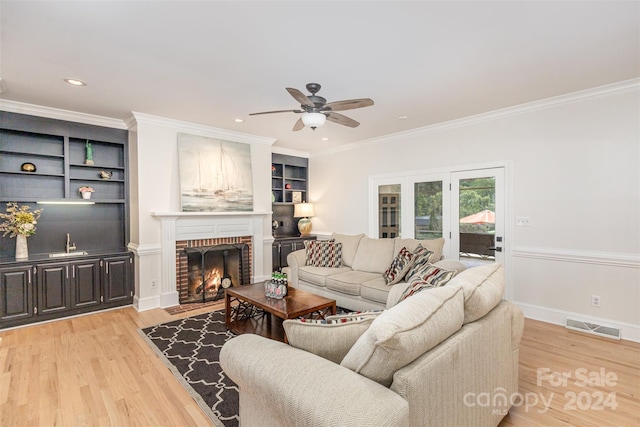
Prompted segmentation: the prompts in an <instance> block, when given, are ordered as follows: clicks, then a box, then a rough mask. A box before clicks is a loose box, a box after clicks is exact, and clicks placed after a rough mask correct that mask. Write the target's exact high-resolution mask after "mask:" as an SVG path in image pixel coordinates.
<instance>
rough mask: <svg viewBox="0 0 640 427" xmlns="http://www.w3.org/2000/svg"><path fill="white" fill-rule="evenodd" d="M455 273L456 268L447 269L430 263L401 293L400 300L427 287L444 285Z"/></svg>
mask: <svg viewBox="0 0 640 427" xmlns="http://www.w3.org/2000/svg"><path fill="white" fill-rule="evenodd" d="M455 274H456V271H455V270H445V269H444V268H440V267H437V266H435V265H428V266H427V267H426V268H424V269H422V271H421V272H420V274H419V276H418V277H417V278H416V280H414V281H413V282H411V284H410V286H409V287H408V288H407V289H405V291H404V292H403V293H402V295H400V301H402V300H403V299H406V298H409V297H410V296H412V295H415V294H417V293H418V292H421V291H424V290H426V289H430V288H438V287H440V286H444V285H446V284H447V282H449V280H451V279H452V278H453V276H455Z"/></svg>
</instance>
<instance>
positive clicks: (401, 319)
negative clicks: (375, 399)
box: [340, 286, 464, 387]
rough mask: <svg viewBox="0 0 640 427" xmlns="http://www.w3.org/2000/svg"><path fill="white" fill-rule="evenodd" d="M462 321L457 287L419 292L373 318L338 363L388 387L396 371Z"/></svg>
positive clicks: (460, 324)
mask: <svg viewBox="0 0 640 427" xmlns="http://www.w3.org/2000/svg"><path fill="white" fill-rule="evenodd" d="M463 319H464V296H463V292H462V289H461V288H459V287H454V286H443V287H440V288H434V289H431V290H429V291H428V292H421V293H419V294H417V295H415V296H414V297H412V298H407V299H406V300H404V301H401V302H400V303H398V304H397V305H395V306H393V307H391V308H390V309H388V310H385V311H384V312H383V313H382V314H381V315H380V316H378V317H376V319H375V320H374V321H373V323H372V324H371V326H370V327H369V329H367V330H366V331H365V332H364V333H363V334H362V336H361V337H360V338H359V339H358V340H357V341H356V343H355V344H354V345H353V347H352V348H351V350H349V352H348V353H347V355H346V356H345V357H344V359H343V360H342V362H341V363H340V364H341V365H342V366H344V367H346V368H349V369H351V370H353V371H355V372H357V373H359V374H360V375H363V376H365V377H367V378H370V379H371V380H373V381H376V382H378V383H380V384H382V385H384V386H385V387H389V386H390V385H391V382H392V381H393V374H394V373H395V372H396V371H397V370H398V369H400V368H402V367H403V366H406V365H408V364H409V363H411V362H413V361H414V360H415V359H417V358H418V357H420V356H421V355H422V354H424V353H425V352H426V351H428V350H430V349H431V348H433V347H435V346H436V345H438V344H439V343H441V342H442V341H444V340H445V339H446V338H447V337H449V336H450V335H451V334H453V333H454V332H456V331H457V330H459V329H460V327H461V326H462V321H463Z"/></svg>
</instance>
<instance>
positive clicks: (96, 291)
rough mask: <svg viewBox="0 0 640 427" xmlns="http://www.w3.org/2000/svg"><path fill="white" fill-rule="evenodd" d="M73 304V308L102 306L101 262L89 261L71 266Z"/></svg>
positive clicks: (78, 262)
mask: <svg viewBox="0 0 640 427" xmlns="http://www.w3.org/2000/svg"><path fill="white" fill-rule="evenodd" d="M70 268H71V278H70V280H69V282H70V286H71V303H72V306H73V308H80V307H88V306H92V305H99V304H100V260H97V259H88V260H85V261H77V262H74V263H73V264H71V267H70Z"/></svg>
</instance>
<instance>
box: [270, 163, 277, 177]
mask: <svg viewBox="0 0 640 427" xmlns="http://www.w3.org/2000/svg"><path fill="white" fill-rule="evenodd" d="M271 174H272V175H275V174H276V167H275V165H271Z"/></svg>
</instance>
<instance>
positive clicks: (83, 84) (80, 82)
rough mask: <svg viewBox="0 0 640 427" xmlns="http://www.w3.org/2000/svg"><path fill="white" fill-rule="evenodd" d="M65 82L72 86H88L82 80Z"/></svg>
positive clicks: (66, 80) (67, 80)
mask: <svg viewBox="0 0 640 427" xmlns="http://www.w3.org/2000/svg"><path fill="white" fill-rule="evenodd" d="M64 81H65V82H67V83H69V84H70V85H72V86H86V85H87V84H86V83H85V82H83V81H82V80H78V79H64Z"/></svg>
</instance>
